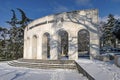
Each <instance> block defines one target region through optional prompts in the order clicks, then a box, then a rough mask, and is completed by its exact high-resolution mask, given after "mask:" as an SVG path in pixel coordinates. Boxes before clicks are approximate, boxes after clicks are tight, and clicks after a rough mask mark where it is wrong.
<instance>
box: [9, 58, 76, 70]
mask: <svg viewBox="0 0 120 80" xmlns="http://www.w3.org/2000/svg"><path fill="white" fill-rule="evenodd" d="M8 64H9V65H11V66H16V67H28V68H39V69H76V65H75V62H74V60H34V59H19V60H13V61H10V62H9V63H8Z"/></svg>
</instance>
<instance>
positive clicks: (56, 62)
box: [18, 59, 75, 64]
mask: <svg viewBox="0 0 120 80" xmlns="http://www.w3.org/2000/svg"><path fill="white" fill-rule="evenodd" d="M18 61H20V62H31V63H49V64H71V63H75V61H74V60H40V59H37V60H36V59H18Z"/></svg>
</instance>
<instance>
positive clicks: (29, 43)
mask: <svg viewBox="0 0 120 80" xmlns="http://www.w3.org/2000/svg"><path fill="white" fill-rule="evenodd" d="M27 48H28V50H27V55H28V59H32V37H31V38H30V39H29V41H28V43H27Z"/></svg>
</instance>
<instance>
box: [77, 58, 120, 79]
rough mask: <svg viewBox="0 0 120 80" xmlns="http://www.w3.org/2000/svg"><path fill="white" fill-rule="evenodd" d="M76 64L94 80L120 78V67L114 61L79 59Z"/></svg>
mask: <svg viewBox="0 0 120 80" xmlns="http://www.w3.org/2000/svg"><path fill="white" fill-rule="evenodd" d="M77 62H78V64H79V65H80V66H81V67H82V68H83V69H84V70H86V71H87V72H88V73H89V74H90V75H91V76H92V77H94V78H95V80H120V68H118V67H117V66H116V65H115V64H113V63H114V62H113V61H111V62H103V61H98V60H89V59H80V60H77Z"/></svg>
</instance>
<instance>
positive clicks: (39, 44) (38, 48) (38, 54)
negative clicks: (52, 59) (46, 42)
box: [37, 36, 42, 59]
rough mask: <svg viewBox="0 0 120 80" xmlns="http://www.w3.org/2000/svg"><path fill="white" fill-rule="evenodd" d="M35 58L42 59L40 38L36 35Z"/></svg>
mask: <svg viewBox="0 0 120 80" xmlns="http://www.w3.org/2000/svg"><path fill="white" fill-rule="evenodd" d="M37 59H42V38H41V36H39V37H38V40H37Z"/></svg>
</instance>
